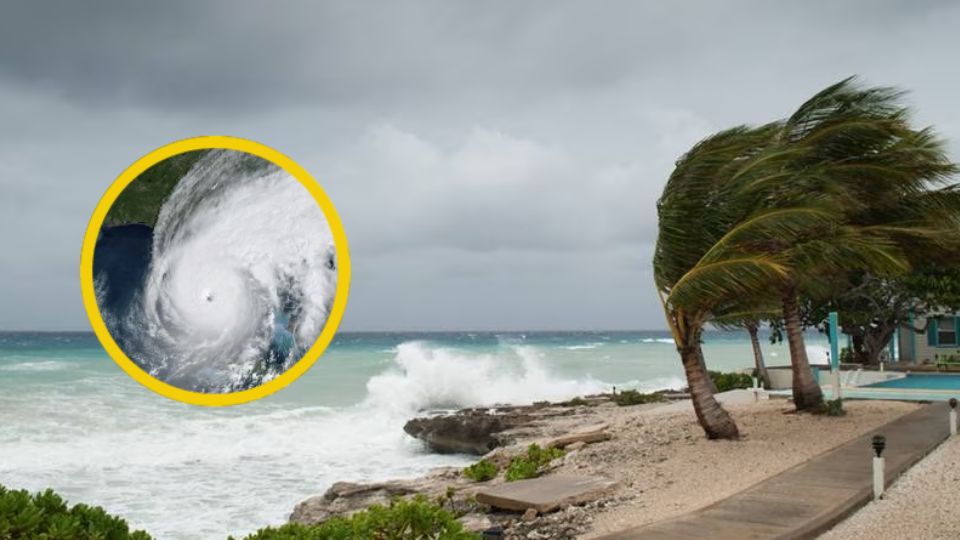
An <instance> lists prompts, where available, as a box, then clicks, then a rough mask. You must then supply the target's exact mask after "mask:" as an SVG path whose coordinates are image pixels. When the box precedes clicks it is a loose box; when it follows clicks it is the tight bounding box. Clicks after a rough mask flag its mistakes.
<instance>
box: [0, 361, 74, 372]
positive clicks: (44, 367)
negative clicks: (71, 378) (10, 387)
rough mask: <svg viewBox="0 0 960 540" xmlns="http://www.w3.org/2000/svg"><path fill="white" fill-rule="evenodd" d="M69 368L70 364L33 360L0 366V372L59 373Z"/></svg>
mask: <svg viewBox="0 0 960 540" xmlns="http://www.w3.org/2000/svg"><path fill="white" fill-rule="evenodd" d="M69 367H70V364H68V363H66V362H58V361H56V360H34V361H27V362H18V363H16V364H9V365H5V366H0V371H59V370H62V369H67V368H69Z"/></svg>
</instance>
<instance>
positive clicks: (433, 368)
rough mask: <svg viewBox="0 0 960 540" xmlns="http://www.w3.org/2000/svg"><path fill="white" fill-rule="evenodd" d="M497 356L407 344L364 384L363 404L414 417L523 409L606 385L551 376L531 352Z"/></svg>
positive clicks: (504, 350)
mask: <svg viewBox="0 0 960 540" xmlns="http://www.w3.org/2000/svg"><path fill="white" fill-rule="evenodd" d="M499 350H500V351H501V352H500V353H498V354H481V353H469V352H465V351H462V350H457V349H451V348H444V347H432V346H430V345H428V344H426V343H423V342H408V343H403V344H401V345H399V346H398V347H397V354H396V357H395V359H394V362H395V365H394V366H393V367H392V368H391V369H389V370H387V371H386V372H384V373H381V374H380V375H377V376H375V377H373V378H371V379H370V381H368V383H367V392H368V397H367V404H368V405H369V406H373V407H376V408H379V409H392V410H396V411H409V412H415V411H418V410H423V409H444V408H447V409H452V408H458V407H474V406H485V405H496V404H504V403H509V404H515V405H520V404H529V403H533V402H534V401H541V400H558V399H567V398H570V397H574V396H580V395H585V394H593V393H598V392H603V391H606V390H608V389H609V388H610V385H609V384H608V383H605V382H602V381H599V380H596V379H593V378H583V379H574V378H566V377H563V376H560V375H558V374H556V373H554V372H552V371H551V370H550V368H549V366H548V364H547V363H546V360H545V358H544V356H543V353H542V352H541V351H540V350H538V349H537V348H535V347H530V346H521V345H513V346H509V347H501V348H500V349H499Z"/></svg>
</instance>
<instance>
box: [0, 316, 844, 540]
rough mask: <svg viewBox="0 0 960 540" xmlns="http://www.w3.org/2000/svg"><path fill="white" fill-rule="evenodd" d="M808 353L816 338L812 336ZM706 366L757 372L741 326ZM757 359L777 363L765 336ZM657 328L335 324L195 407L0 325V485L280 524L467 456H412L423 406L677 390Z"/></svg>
mask: <svg viewBox="0 0 960 540" xmlns="http://www.w3.org/2000/svg"><path fill="white" fill-rule="evenodd" d="M808 348H809V350H810V354H811V361H820V362H822V361H823V358H824V354H825V351H826V341H825V340H824V339H822V338H821V337H819V336H816V335H811V336H809V337H808ZM704 352H705V357H706V361H707V365H708V367H709V368H710V369H716V370H724V371H729V370H734V369H739V368H744V367H749V366H752V365H753V357H752V353H751V350H750V343H749V341H748V339H747V336H746V334H745V333H737V332H708V333H707V334H706V338H705V344H704ZM764 352H765V355H766V359H767V363H768V365H781V364H785V363H788V362H789V353H788V352H787V349H786V347H785V346H784V345H782V344H781V345H770V344H769V342H768V341H766V340H765V341H764ZM684 385H685V384H684V380H683V372H682V369H681V367H680V362H679V360H678V357H677V354H676V351H675V349H674V346H673V343H672V341H671V339H670V336H669V334H668V333H666V332H457V333H341V334H339V335H338V336H337V337H336V339H335V340H334V342H333V343H332V344H331V346H330V347H329V349H328V350H327V352H326V353H325V354H324V355H323V356H322V357H321V358H320V360H319V361H318V362H317V363H316V364H315V365H314V366H313V367H312V368H311V369H310V371H309V372H307V373H306V374H305V375H304V376H303V377H301V378H300V379H299V380H297V381H296V382H294V383H293V384H291V385H290V386H288V387H287V388H285V389H283V390H281V391H279V392H277V393H276V394H274V395H272V396H270V397H267V398H265V399H262V400H259V401H257V402H254V403H249V404H245V405H238V406H234V407H228V408H203V407H198V406H193V405H185V404H182V403H177V402H174V401H171V400H168V399H166V398H164V397H162V396H159V395H157V394H154V393H153V392H151V391H149V390H147V389H146V388H143V387H141V386H140V385H139V384H137V383H136V382H134V381H133V380H132V379H130V378H129V377H127V375H126V374H124V373H123V372H122V371H121V370H120V368H119V367H117V366H116V364H114V363H113V361H112V360H110V358H109V357H108V356H107V355H106V354H105V353H104V351H103V349H102V348H101V347H100V344H99V342H98V341H97V339H96V338H95V337H94V335H93V334H87V333H0V484H3V485H4V486H6V487H8V488H13V489H20V488H24V489H28V490H30V491H37V490H42V489H45V488H47V487H51V488H53V489H55V490H57V491H58V492H59V493H61V494H62V495H63V496H65V497H66V498H67V499H68V500H70V501H72V502H85V503H89V504H94V505H100V506H103V507H104V508H106V509H107V511H109V512H111V513H115V514H118V515H120V516H122V517H124V518H125V519H127V520H128V521H129V522H130V524H131V525H132V526H133V527H135V528H143V529H146V530H147V531H148V532H150V533H151V534H153V535H154V536H155V537H156V538H160V539H175V540H180V539H208V538H225V537H226V536H227V535H228V534H233V535H235V536H242V535H244V534H247V533H250V532H253V531H255V530H256V529H258V528H261V527H264V526H267V525H276V524H282V523H283V522H285V521H286V519H287V516H288V515H289V514H290V512H291V511H292V509H293V507H294V505H296V504H297V503H298V502H300V501H301V500H303V499H305V498H307V497H310V496H312V495H318V494H321V493H323V491H324V490H326V489H327V487H329V486H330V485H331V484H332V483H333V482H336V481H340V480H345V481H375V480H385V479H388V478H401V477H410V476H416V475H418V474H422V473H424V472H426V471H427V470H429V469H430V468H433V467H437V466H441V465H457V466H459V465H465V464H467V463H470V462H471V461H472V459H471V458H470V457H467V456H440V455H433V454H430V453H428V452H426V451H424V450H423V449H422V447H421V445H420V444H419V443H418V442H417V441H415V440H413V439H411V438H409V437H407V436H406V435H405V434H404V432H403V430H402V427H403V424H404V422H405V421H406V420H408V419H409V418H411V417H413V416H415V415H416V414H417V412H418V411H422V410H424V409H447V408H457V407H465V406H474V405H492V404H496V403H514V404H520V403H531V402H533V401H538V400H544V399H547V400H559V399H567V398H571V397H574V396H577V395H584V394H590V393H596V392H606V391H609V390H610V389H611V387H613V386H616V387H617V388H638V389H641V390H645V391H650V390H657V389H663V388H679V387H682V386H684Z"/></svg>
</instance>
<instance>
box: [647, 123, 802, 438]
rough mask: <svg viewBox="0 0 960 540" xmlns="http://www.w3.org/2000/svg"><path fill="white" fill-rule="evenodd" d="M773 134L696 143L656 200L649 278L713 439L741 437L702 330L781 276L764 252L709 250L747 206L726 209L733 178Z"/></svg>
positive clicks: (762, 131)
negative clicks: (712, 371) (706, 356)
mask: <svg viewBox="0 0 960 540" xmlns="http://www.w3.org/2000/svg"><path fill="white" fill-rule="evenodd" d="M777 129H778V126H777V125H767V126H761V127H758V128H747V127H738V128H733V129H730V130H726V131H723V132H720V133H717V134H716V135H713V136H711V137H708V138H707V139H705V140H703V141H701V142H700V143H698V144H697V145H696V146H694V147H693V148H692V149H691V150H690V151H689V152H687V154H686V155H684V156H683V157H681V158H680V160H679V161H678V162H677V165H676V168H675V169H674V171H673V173H672V174H671V176H670V178H669V180H668V181H667V185H666V187H665V188H664V191H663V194H662V196H661V197H660V200H659V201H658V203H657V212H658V216H659V224H660V229H659V230H660V232H659V236H658V238H657V246H656V250H655V253H654V261H653V265H654V278H655V281H656V285H657V289H658V292H659V294H660V299H661V302H662V305H663V309H664V313H665V315H666V318H667V324H668V326H669V327H670V330H671V332H672V334H673V338H674V342H675V343H676V346H677V351H678V352H679V354H680V360H681V362H682V364H683V367H684V372H685V375H686V378H687V384H688V386H689V388H690V394H691V399H692V401H693V406H694V411H695V412H696V415H697V418H698V420H699V421H700V425H701V426H702V427H703V429H704V431H705V432H706V434H707V436H708V437H709V438H711V439H717V438H723V439H735V438H738V437H739V435H740V434H739V430H738V429H737V426H736V423H735V422H734V421H733V418H732V417H731V416H730V415H729V413H727V411H726V410H724V409H723V407H722V406H721V405H720V403H719V402H718V401H717V400H716V399H715V398H714V396H713V389H712V388H711V384H710V382H709V381H710V378H709V375H708V374H707V370H706V366H705V365H704V361H703V353H702V350H701V339H702V334H703V328H704V325H705V324H706V323H707V322H708V321H709V320H711V318H712V317H713V314H714V313H715V312H717V311H724V310H727V309H728V308H727V305H729V304H732V303H734V302H735V301H736V299H737V298H743V297H746V296H749V295H753V294H755V292H754V291H756V290H758V289H760V288H762V287H764V286H765V285H766V284H768V283H770V282H771V281H772V280H775V279H780V278H782V277H783V276H785V274H786V269H785V268H784V267H783V266H782V265H781V264H779V263H778V262H777V261H776V260H775V259H774V258H773V257H770V256H767V255H765V254H762V253H748V252H744V251H736V250H726V249H715V247H716V244H717V242H718V241H719V240H721V239H722V238H724V237H725V235H726V234H728V233H729V231H730V229H731V227H733V226H734V225H735V224H737V223H738V222H740V221H741V220H742V219H743V217H744V216H745V215H746V214H749V212H751V211H752V208H753V206H751V205H750V204H732V201H733V198H732V197H731V196H730V193H729V189H730V187H731V182H730V177H731V175H732V174H733V172H735V170H736V168H737V167H738V166H739V165H740V164H741V163H743V162H744V161H746V160H749V159H751V157H752V156H754V155H755V154H757V153H758V152H762V151H763V149H764V148H765V146H766V145H767V144H769V143H770V141H771V140H772V138H771V134H772V133H774V132H775V131H776V130H777ZM744 198H745V197H744ZM742 199H743V198H742ZM733 202H737V201H733ZM740 202H742V201H740Z"/></svg>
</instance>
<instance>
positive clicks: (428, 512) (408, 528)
mask: <svg viewBox="0 0 960 540" xmlns="http://www.w3.org/2000/svg"><path fill="white" fill-rule="evenodd" d="M360 538H377V539H382V540H479V538H480V536H479V535H477V534H474V533H472V532H469V531H467V530H464V528H463V525H461V524H460V522H458V521H457V516H456V515H454V514H453V513H452V512H450V511H448V510H447V509H445V508H443V507H442V506H441V505H440V504H437V503H434V502H431V501H429V500H428V499H427V498H426V497H424V496H423V495H418V496H416V497H413V498H411V499H394V501H393V502H391V503H390V505H389V506H382V505H379V504H375V505H373V506H370V507H369V508H367V509H366V510H362V511H360V512H357V513H355V514H351V515H350V516H347V517H341V516H337V517H333V518H330V519H329V520H327V521H324V522H323V523H321V524H319V525H301V524H298V523H288V524H286V525H283V526H281V527H267V528H265V529H260V530H259V531H257V532H256V533H254V534H251V535H249V536H247V537H246V538H245V539H244V540H356V539H360ZM228 540H234V539H233V538H232V537H231V538H230V539H228Z"/></svg>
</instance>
